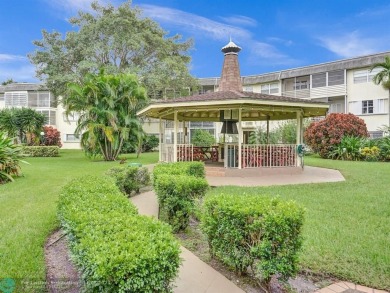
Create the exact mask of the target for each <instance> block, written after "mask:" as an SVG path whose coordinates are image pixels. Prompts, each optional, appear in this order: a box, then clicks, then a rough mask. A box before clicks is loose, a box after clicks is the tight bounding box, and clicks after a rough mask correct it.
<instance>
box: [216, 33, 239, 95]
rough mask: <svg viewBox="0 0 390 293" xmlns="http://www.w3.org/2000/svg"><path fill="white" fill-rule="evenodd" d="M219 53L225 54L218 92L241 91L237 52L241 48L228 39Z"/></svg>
mask: <svg viewBox="0 0 390 293" xmlns="http://www.w3.org/2000/svg"><path fill="white" fill-rule="evenodd" d="M221 51H222V52H223V53H224V54H225V59H224V60H223V67H222V74H221V80H220V82H219V89H218V91H242V83H241V75H240V65H239V64H238V52H240V51H241V48H240V47H239V46H237V45H236V44H235V43H233V42H232V40H231V39H230V42H229V43H228V44H227V45H226V46H225V47H223V48H222V49H221Z"/></svg>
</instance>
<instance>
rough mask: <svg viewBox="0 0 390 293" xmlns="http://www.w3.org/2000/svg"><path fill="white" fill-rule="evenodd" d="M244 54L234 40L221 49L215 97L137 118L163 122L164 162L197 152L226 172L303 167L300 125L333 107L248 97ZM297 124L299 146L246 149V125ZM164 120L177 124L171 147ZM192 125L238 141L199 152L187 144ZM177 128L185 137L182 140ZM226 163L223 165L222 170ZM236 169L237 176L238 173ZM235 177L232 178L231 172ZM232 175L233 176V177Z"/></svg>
mask: <svg viewBox="0 0 390 293" xmlns="http://www.w3.org/2000/svg"><path fill="white" fill-rule="evenodd" d="M240 50H241V48H240V47H238V46H237V45H236V44H234V43H233V42H232V41H230V42H229V44H227V45H226V46H225V47H223V48H222V52H223V53H224V54H225V59H224V64H223V69H222V76H221V82H220V84H219V90H218V91H217V92H212V93H206V94H201V95H193V96H188V97H181V98H177V99H171V100H162V101H158V102H154V103H152V104H150V105H149V106H147V107H146V108H144V109H142V110H141V111H139V112H138V113H137V115H138V116H144V117H150V118H155V119H159V121H160V131H159V132H160V134H159V136H160V149H159V151H160V161H161V162H178V161H193V160H203V159H204V157H202V156H199V152H200V153H201V155H202V153H205V154H208V158H209V159H211V160H212V161H214V163H215V165H218V164H217V163H218V162H219V163H220V166H221V167H222V166H223V167H224V168H225V169H226V170H228V169H235V170H237V169H238V170H241V169H253V170H252V171H251V172H252V173H254V174H256V173H259V172H258V171H260V169H259V168H268V169H269V168H276V167H278V168H279V171H281V170H282V169H285V170H286V169H287V170H288V171H291V170H293V169H301V168H299V167H300V166H301V164H302V162H301V160H300V156H299V154H298V151H297V150H298V146H299V145H302V142H303V128H302V120H303V118H307V117H318V116H325V115H326V112H327V111H328V108H329V105H328V104H327V103H323V102H316V101H311V100H305V99H297V98H289V97H284V96H274V95H266V94H261V93H253V92H244V91H243V90H242V84H241V77H240V71H239V65H238V52H239V51H240ZM290 119H296V120H297V130H296V144H248V143H244V141H243V138H244V136H243V125H242V123H243V122H246V121H254V122H255V121H266V122H267V133H268V132H269V122H270V121H275V120H290ZM166 120H168V121H172V122H173V143H167V142H166V139H165V135H164V125H165V123H163V122H165V121H166ZM190 121H191V122H192V121H207V122H222V123H224V126H223V127H222V132H224V133H226V134H228V135H229V136H230V137H232V136H236V141H235V142H231V141H226V140H225V141H223V142H222V143H220V144H218V146H214V147H212V148H202V147H200V148H199V147H195V146H194V145H192V144H191V143H190V142H189V141H188V136H187V133H186V132H187V131H186V130H187V127H186V125H187V124H186V123H188V122H190ZM179 128H181V129H182V132H183V135H182V136H180V141H179V136H178V132H179ZM222 162H223V165H222ZM238 170H237V171H238ZM232 174H233V173H232ZM232 176H233V175H232Z"/></svg>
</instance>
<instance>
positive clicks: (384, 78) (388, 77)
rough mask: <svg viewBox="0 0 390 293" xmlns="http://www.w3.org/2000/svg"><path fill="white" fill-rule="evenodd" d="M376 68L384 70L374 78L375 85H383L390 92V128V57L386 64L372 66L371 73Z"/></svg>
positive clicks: (389, 102)
mask: <svg viewBox="0 0 390 293" xmlns="http://www.w3.org/2000/svg"><path fill="white" fill-rule="evenodd" d="M375 68H380V69H382V70H381V71H380V72H378V73H377V74H376V75H375V76H374V77H373V79H372V80H373V82H374V83H375V84H382V86H383V88H384V89H387V90H388V91H389V101H388V104H389V125H388V126H389V127H390V56H386V57H385V61H384V62H380V63H375V64H374V65H372V67H371V69H370V72H371V71H372V70H373V69H375Z"/></svg>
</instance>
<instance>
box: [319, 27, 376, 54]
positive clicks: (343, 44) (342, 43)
mask: <svg viewBox="0 0 390 293" xmlns="http://www.w3.org/2000/svg"><path fill="white" fill-rule="evenodd" d="M318 39H319V40H320V42H321V45H322V46H323V47H325V48H326V49H328V50H329V51H331V52H333V53H335V54H337V55H338V56H341V57H344V58H350V57H354V56H359V55H367V54H371V53H374V52H377V51H378V46H380V44H378V42H377V41H376V40H375V39H372V38H368V37H364V36H362V35H361V34H360V33H359V32H358V31H353V32H349V33H345V34H343V35H339V36H332V37H329V36H326V37H318Z"/></svg>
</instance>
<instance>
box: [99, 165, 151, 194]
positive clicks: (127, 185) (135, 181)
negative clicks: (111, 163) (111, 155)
mask: <svg viewBox="0 0 390 293" xmlns="http://www.w3.org/2000/svg"><path fill="white" fill-rule="evenodd" d="M106 174H107V175H108V176H110V177H113V178H114V179H115V181H116V185H117V186H118V188H119V189H120V191H122V192H123V193H125V194H127V195H131V194H132V193H133V192H135V193H139V190H140V188H141V187H145V186H147V185H149V183H150V174H149V171H148V169H147V168H146V167H113V168H111V169H110V170H108V172H107V173H106Z"/></svg>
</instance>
